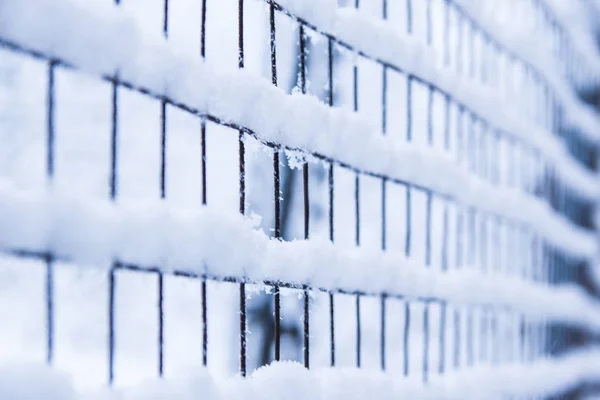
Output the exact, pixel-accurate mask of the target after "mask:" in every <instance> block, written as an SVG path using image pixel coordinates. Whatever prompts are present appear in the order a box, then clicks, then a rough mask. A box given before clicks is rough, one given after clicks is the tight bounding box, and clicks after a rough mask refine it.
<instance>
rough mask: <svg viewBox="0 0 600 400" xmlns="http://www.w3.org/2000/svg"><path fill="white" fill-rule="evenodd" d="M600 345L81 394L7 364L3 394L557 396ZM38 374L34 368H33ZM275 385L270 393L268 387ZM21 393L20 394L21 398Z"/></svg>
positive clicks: (56, 375)
mask: <svg viewBox="0 0 600 400" xmlns="http://www.w3.org/2000/svg"><path fill="white" fill-rule="evenodd" d="M599 358H600V349H598V348H594V347H591V348H584V349H580V350H576V351H572V352H570V353H567V354H566V355H562V356H558V357H554V358H550V359H542V360H537V361H534V362H530V363H522V364H521V363H506V364H501V365H479V366H475V367H470V368H465V369H459V370H453V371H446V372H445V373H444V374H443V375H433V376H431V377H429V381H428V383H427V384H425V383H423V382H422V378H421V377H420V376H413V377H400V376H392V375H391V374H386V373H384V372H380V371H374V370H366V369H356V368H338V367H336V368H315V369H310V370H308V369H305V368H304V367H303V366H302V365H300V364H298V363H294V362H276V363H273V364H271V365H269V366H266V367H263V368H260V369H258V370H257V371H255V372H254V373H253V374H252V375H250V376H249V377H248V378H241V377H238V376H235V377H229V378H217V377H213V376H212V375H211V374H210V372H209V371H208V370H206V369H205V368H197V369H195V370H193V371H192V372H190V371H189V370H186V371H183V373H181V374H177V375H176V377H174V378H167V379H158V378H156V379H152V380H149V381H146V382H144V383H143V384H141V385H138V386H134V387H128V388H121V389H107V390H104V391H101V392H95V393H94V392H89V391H88V392H84V391H79V392H78V391H76V390H75V389H74V388H73V387H72V384H71V383H70V381H69V378H68V375H66V374H63V373H60V372H57V371H56V370H54V369H52V368H50V367H39V366H37V365H33V366H30V365H28V366H24V365H4V366H2V367H0V372H1V373H0V397H2V398H15V397H16V396H20V397H18V398H39V395H40V394H41V393H40V392H39V391H36V388H37V389H39V390H41V391H43V392H42V393H44V398H45V399H61V400H75V399H96V400H99V399H104V400H137V399H144V400H147V399H150V400H151V399H174V400H179V399H190V400H191V399H195V398H197V396H202V398H206V399H210V400H218V399H221V400H226V399H240V398H244V399H264V400H269V399H330V400H331V399H333V400H334V399H344V400H347V399H368V398H374V397H376V398H381V399H396V398H408V399H432V400H433V399H436V400H437V399H447V400H450V399H456V400H458V399H465V398H473V399H476V398H477V399H503V398H507V397H533V398H537V397H550V396H553V395H559V394H562V393H564V392H566V391H568V390H569V389H572V388H574V387H576V386H577V385H579V384H582V383H587V382H592V381H594V380H597V379H599V378H600V374H599V372H598V371H600V369H599V368H598V367H599V366H600V364H599V362H598V359H599ZM32 372H33V373H32ZM266 387H268V388H270V390H265V388H266ZM15 395H16V396H15Z"/></svg>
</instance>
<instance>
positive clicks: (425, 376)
mask: <svg viewBox="0 0 600 400" xmlns="http://www.w3.org/2000/svg"><path fill="white" fill-rule="evenodd" d="M432 202H433V194H432V192H431V191H427V203H426V209H425V266H426V268H431V213H432ZM428 375H429V302H427V301H425V302H424V304H423V381H424V382H427V380H428V378H429V377H428Z"/></svg>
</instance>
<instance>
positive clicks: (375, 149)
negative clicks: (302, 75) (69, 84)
mask: <svg viewBox="0 0 600 400" xmlns="http://www.w3.org/2000/svg"><path fill="white" fill-rule="evenodd" d="M86 4H87V3H86ZM49 15H52V18H49V17H48V16H49ZM340 15H341V17H340V19H342V20H343V19H345V20H347V21H350V22H347V23H348V25H346V26H354V27H355V28H356V29H358V28H360V29H361V31H362V32H364V37H365V38H373V37H375V36H376V40H378V41H381V40H382V38H388V37H389V40H393V38H394V37H395V36H393V35H392V33H389V34H388V33H386V32H387V31H386V30H385V29H384V28H381V29H379V24H380V23H378V22H374V21H372V25H373V26H372V27H369V26H367V25H365V26H362V25H361V26H356V24H355V23H354V22H351V21H353V20H354V19H356V18H359V17H358V16H357V15H356V14H353V12H352V11H349V10H342V11H340ZM361 18H362V17H361ZM31 26H36V29H30V27H31ZM339 29H341V32H342V31H343V29H342V28H339ZM345 32H346V33H345V34H347V35H351V34H352V32H351V30H346V31H345ZM352 35H353V34H352ZM374 35H375V36H374ZM380 35H383V36H380ZM394 35H396V34H394ZM0 36H1V37H2V38H4V40H8V41H11V42H14V43H18V44H20V45H22V46H24V47H27V48H31V49H33V50H36V51H39V52H42V53H44V54H48V55H51V56H53V57H57V58H60V59H63V60H65V61H67V62H69V63H71V64H74V65H75V66H77V67H78V68H81V69H82V70H84V71H87V72H91V73H95V74H98V73H100V74H105V75H114V74H118V75H119V77H120V78H121V79H123V80H124V81H126V82H130V83H131V84H133V85H135V86H138V87H141V88H145V89H148V90H150V91H152V92H154V93H156V94H157V95H165V96H169V97H170V98H172V99H174V100H176V101H177V102H179V103H183V104H186V105H188V106H190V107H193V108H195V109H196V110H197V112H198V113H200V114H203V113H208V114H210V115H213V116H216V117H219V118H221V119H223V120H225V121H229V122H234V123H238V124H240V125H242V126H247V127H249V128H251V129H253V130H254V131H255V132H256V133H257V135H258V136H259V137H260V138H261V139H263V140H266V141H272V142H275V143H279V144H282V145H285V146H288V147H291V148H301V149H303V150H306V151H313V152H316V153H319V154H321V155H324V156H327V157H330V158H332V159H334V160H338V161H341V162H345V163H347V164H349V165H351V166H353V167H355V168H359V169H362V170H365V171H368V172H371V173H376V174H381V175H385V176H388V177H391V178H394V179H399V180H405V181H409V182H411V183H414V184H417V185H421V186H423V187H426V188H429V189H431V190H433V191H435V192H437V193H441V194H445V195H447V196H449V197H452V198H455V199H456V200H457V201H458V202H460V203H462V204H464V205H466V206H473V207H476V208H477V209H480V210H483V211H488V212H490V213H492V214H496V215H501V216H505V217H507V218H510V219H512V220H514V221H515V222H520V223H523V224H525V225H527V226H530V227H532V228H534V230H535V231H537V232H538V233H539V234H541V235H542V236H543V237H544V238H545V239H547V240H548V241H549V242H550V243H552V244H553V245H554V246H556V247H557V248H559V249H562V250H564V251H565V252H567V253H569V254H571V255H574V256H577V257H590V256H592V255H593V254H595V252H596V241H595V238H594V236H593V234H592V233H591V232H587V231H585V230H583V229H581V228H578V227H576V226H575V225H573V224H571V223H569V222H568V221H567V220H566V219H565V218H563V217H561V216H558V215H556V214H555V213H554V212H553V211H552V210H551V209H550V208H549V207H548V205H547V204H545V203H544V202H543V201H541V200H539V199H536V198H533V197H531V196H529V195H526V194H524V193H522V192H521V191H519V190H516V189H511V188H507V187H501V186H495V185H492V184H490V183H487V182H485V181H483V180H481V179H479V178H477V177H475V176H473V174H470V173H468V172H467V171H466V170H465V169H464V168H463V167H462V166H459V165H457V164H456V162H455V161H454V160H453V159H452V158H451V157H450V155H449V154H447V153H445V152H443V151H438V150H434V149H432V148H429V147H425V148H424V147H423V146H417V145H414V144H409V143H405V142H401V141H398V140H395V139H394V138H391V137H385V136H383V135H381V134H380V133H378V132H377V131H376V129H374V128H373V127H372V126H371V124H370V123H368V122H366V120H364V119H363V118H361V117H360V116H359V115H357V114H356V113H352V112H348V111H345V110H342V109H338V108H331V107H328V106H326V105H324V104H323V103H321V102H320V101H319V100H318V99H317V98H316V97H312V96H306V95H301V94H297V93H293V94H291V95H286V94H284V93H283V91H281V90H280V89H278V88H275V87H273V86H272V85H271V84H270V82H268V81H266V80H262V79H257V78H256V77H255V76H252V75H251V74H249V73H247V72H246V71H243V70H242V71H234V72H222V71H216V70H214V69H212V68H211V67H210V66H209V65H207V64H205V63H203V62H202V60H201V59H200V58H199V57H190V56H187V55H185V54H182V53H180V52H178V51H177V49H176V48H174V47H172V46H171V45H170V44H168V43H167V42H166V41H164V39H163V38H162V37H160V36H158V35H157V37H155V38H154V39H152V38H149V37H148V35H143V34H142V32H141V30H138V29H137V28H136V23H135V22H134V20H133V18H132V17H130V16H129V15H128V14H127V13H126V12H125V11H123V10H119V9H117V8H116V7H112V6H110V5H108V4H106V5H105V4H104V3H102V5H101V4H94V6H93V7H91V8H90V7H88V6H85V7H81V6H78V5H76V4H73V3H70V2H68V1H62V2H54V1H50V0H48V1H40V3H39V4H38V6H37V7H36V8H35V9H31V8H30V7H28V6H27V5H25V4H24V3H22V2H16V1H11V2H3V3H2V4H0ZM353 36H356V35H353ZM98 37H101V38H102V40H98V39H97V38H98ZM123 38H125V39H123ZM357 40H358V39H357ZM396 40H397V43H399V44H398V46H395V47H402V46H401V44H402V43H403V42H402V40H401V39H396ZM407 40H408V39H407ZM367 42H368V43H371V42H370V40H367V41H366V42H365V43H364V46H367ZM359 47H360V43H359ZM379 47H380V46H378V47H377V48H379ZM381 48H382V49H384V50H382V51H383V52H384V53H385V52H386V50H385V49H386V48H387V47H385V46H384V47H381ZM409 48H410V47H409ZM415 48H416V47H415ZM382 56H386V54H382ZM389 56H390V57H394V58H398V59H402V58H403V57H399V56H398V55H389ZM394 61H397V60H394ZM425 61H426V60H423V62H424V63H425V65H427V62H425ZM415 67H416V66H415ZM433 75H435V74H433ZM444 76H445V75H443V74H439V77H444ZM431 78H432V79H433V78H434V76H432V77H431ZM444 82H445V83H444ZM450 82H454V84H455V85H458V88H456V91H457V93H462V94H457V95H458V96H459V97H460V96H464V101H469V102H471V103H478V104H479V106H478V107H480V108H481V111H482V112H488V113H489V116H490V118H492V117H493V118H495V119H497V118H499V119H501V120H502V121H505V122H506V121H509V120H510V123H511V124H513V123H516V124H517V125H518V124H519V123H520V122H519V121H513V120H512V119H511V118H504V117H503V116H500V113H499V112H497V111H498V110H501V109H504V108H503V107H500V106H495V105H494V104H491V103H488V100H486V99H488V94H487V93H486V94H484V95H479V94H478V93H479V89H478V87H475V86H472V85H471V86H470V87H467V85H464V87H463V86H461V85H462V83H461V82H459V83H458V84H456V79H454V78H452V79H450V78H449V77H446V78H443V79H442V78H440V81H439V82H438V83H439V84H440V85H442V86H443V84H450ZM453 87H454V86H453ZM197 88H202V90H197ZM459 88H460V90H459ZM449 90H452V93H453V92H454V91H455V89H450V88H449ZM490 97H491V96H490ZM492 98H493V97H492ZM469 104H470V103H469ZM486 110H487V111H486ZM490 110H494V111H493V112H491V111H490ZM499 116H500V117H499ZM512 126H513V125H511V127H512ZM507 130H508V131H511V132H513V131H514V132H520V133H519V134H520V135H522V137H523V138H525V137H527V138H528V139H527V140H530V141H531V144H532V145H533V144H534V143H535V145H536V146H538V145H539V146H542V147H541V148H542V149H544V151H546V152H547V153H551V154H553V156H552V159H553V160H554V161H555V162H556V163H557V164H556V165H555V166H554V168H555V169H560V168H561V165H562V164H563V163H565V162H567V163H568V161H565V159H567V160H568V156H567V155H566V154H565V153H564V149H563V148H562V146H561V145H560V143H558V142H557V141H556V140H553V139H551V138H552V136H550V135H547V134H545V133H544V132H542V131H540V130H538V129H535V128H530V127H529V126H528V127H527V129H517V130H513V129H507ZM534 132H535V133H534ZM571 164H572V165H571V167H567V168H566V169H564V170H561V172H560V175H561V176H565V177H568V178H569V180H568V181H567V182H566V183H568V184H571V185H574V186H576V187H577V188H578V189H579V190H581V191H582V193H585V194H587V195H589V196H593V197H595V196H596V195H597V193H596V192H597V191H598V188H597V185H594V186H590V182H591V181H592V179H593V178H592V177H591V176H588V174H585V173H584V172H583V169H582V168H578V167H575V166H574V162H571Z"/></svg>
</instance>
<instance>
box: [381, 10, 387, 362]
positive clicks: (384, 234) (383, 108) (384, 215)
mask: <svg viewBox="0 0 600 400" xmlns="http://www.w3.org/2000/svg"><path fill="white" fill-rule="evenodd" d="M382 18H383V20H384V21H385V20H387V18H388V4H387V0H382ZM381 72H382V76H381V132H382V133H383V135H386V134H387V66H386V65H383V66H382V70H381ZM386 183H387V180H386V179H385V178H383V179H382V180H381V250H382V251H386V248H387V226H386V223H387V206H386V201H387V190H386V189H387V188H386ZM386 297H387V296H386V294H385V293H382V294H381V306H380V307H381V327H380V329H381V332H380V334H381V336H380V362H381V370H382V371H385V361H386V360H385V347H386V340H385V339H386V338H385V330H386V323H385V322H386V321H385V318H386Z"/></svg>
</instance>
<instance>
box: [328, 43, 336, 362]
mask: <svg viewBox="0 0 600 400" xmlns="http://www.w3.org/2000/svg"><path fill="white" fill-rule="evenodd" d="M327 77H328V81H329V82H328V86H327V87H328V91H329V93H328V94H329V96H328V100H329V106H330V107H332V106H333V103H334V101H333V100H334V99H333V40H332V39H331V37H328V38H327ZM328 189H329V240H330V241H331V242H332V243H333V241H334V226H333V216H334V208H333V196H334V190H333V189H334V181H333V163H330V164H329V173H328ZM334 312H335V307H334V297H333V293H332V292H329V340H330V342H329V344H330V365H331V366H332V367H333V366H334V365H335V323H334V322H335V319H334V316H335V315H334Z"/></svg>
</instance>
